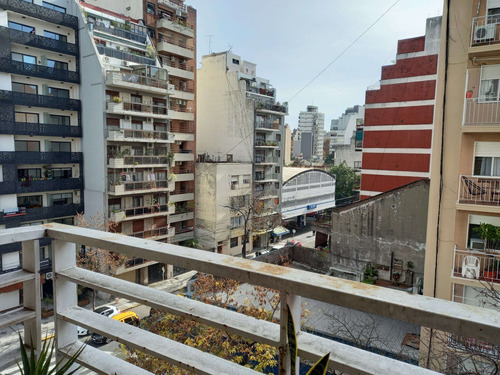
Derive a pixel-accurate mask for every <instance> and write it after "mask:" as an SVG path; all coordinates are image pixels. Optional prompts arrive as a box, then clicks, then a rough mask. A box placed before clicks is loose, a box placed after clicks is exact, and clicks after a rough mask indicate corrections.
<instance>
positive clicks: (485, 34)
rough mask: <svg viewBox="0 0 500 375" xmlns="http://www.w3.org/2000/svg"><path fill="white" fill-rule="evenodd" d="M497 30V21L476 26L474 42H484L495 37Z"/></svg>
mask: <svg viewBox="0 0 500 375" xmlns="http://www.w3.org/2000/svg"><path fill="white" fill-rule="evenodd" d="M496 30H497V24H496V23H491V24H487V25H481V26H476V28H475V29H474V42H476V43H482V42H487V41H488V40H492V39H495V33H496Z"/></svg>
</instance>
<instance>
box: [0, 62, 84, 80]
mask: <svg viewBox="0 0 500 375" xmlns="http://www.w3.org/2000/svg"><path fill="white" fill-rule="evenodd" d="M0 71H1V72H6V73H12V74H19V75H23V76H30V77H38V78H45V79H51V80H54V81H64V82H71V83H80V73H79V72H75V71H72V70H64V69H56V68H51V67H48V66H45V65H37V64H27V63H23V62H20V61H14V60H12V59H10V57H9V58H0Z"/></svg>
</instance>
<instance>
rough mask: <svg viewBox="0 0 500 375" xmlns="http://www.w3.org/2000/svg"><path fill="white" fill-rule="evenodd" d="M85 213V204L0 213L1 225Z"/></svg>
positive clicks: (13, 209)
mask: <svg viewBox="0 0 500 375" xmlns="http://www.w3.org/2000/svg"><path fill="white" fill-rule="evenodd" d="M82 212H83V204H79V203H71V204H65V205H62V206H51V207H33V208H24V207H17V208H12V209H9V210H3V212H2V213H0V224H5V223H8V222H10V221H11V220H12V221H16V222H17V221H19V220H20V218H22V221H39V220H44V219H55V218H58V217H66V216H75V215H76V214H78V213H82Z"/></svg>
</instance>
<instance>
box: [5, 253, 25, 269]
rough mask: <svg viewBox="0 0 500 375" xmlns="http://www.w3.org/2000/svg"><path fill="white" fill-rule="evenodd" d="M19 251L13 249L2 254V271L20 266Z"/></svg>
mask: <svg viewBox="0 0 500 375" xmlns="http://www.w3.org/2000/svg"><path fill="white" fill-rule="evenodd" d="M20 257H21V252H20V251H14V252H10V253H5V254H2V271H8V270H15V269H17V268H19V267H20V266H21V262H20Z"/></svg>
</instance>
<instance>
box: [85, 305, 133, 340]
mask: <svg viewBox="0 0 500 375" xmlns="http://www.w3.org/2000/svg"><path fill="white" fill-rule="evenodd" d="M111 319H114V320H118V321H119V322H122V323H125V324H130V325H133V326H136V327H137V326H138V325H139V322H140V319H139V316H137V314H136V313H135V312H133V311H125V312H122V313H120V314H118V315H115V316H113V317H111ZM91 339H92V342H93V343H95V344H98V345H102V344H107V343H109V342H111V340H110V339H108V338H106V337H104V336H102V335H99V334H97V333H93V334H92V337H91Z"/></svg>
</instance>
